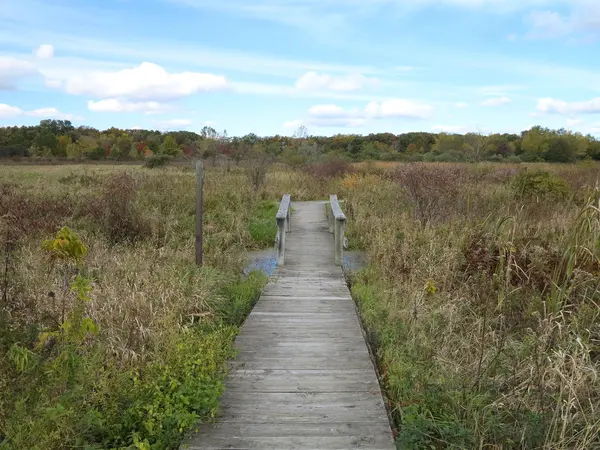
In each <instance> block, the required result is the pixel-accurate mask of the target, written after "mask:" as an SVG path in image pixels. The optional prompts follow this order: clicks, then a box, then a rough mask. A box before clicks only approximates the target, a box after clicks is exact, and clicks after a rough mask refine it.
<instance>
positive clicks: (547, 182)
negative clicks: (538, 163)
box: [510, 169, 570, 201]
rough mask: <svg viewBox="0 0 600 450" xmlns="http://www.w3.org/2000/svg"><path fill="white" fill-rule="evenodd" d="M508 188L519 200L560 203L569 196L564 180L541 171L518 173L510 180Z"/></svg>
mask: <svg viewBox="0 0 600 450" xmlns="http://www.w3.org/2000/svg"><path fill="white" fill-rule="evenodd" d="M510 186H511V188H512V190H513V192H514V195H515V197H516V198H517V199H519V200H523V199H538V200H549V201H562V200H566V199H567V198H568V197H569V194H570V188H569V185H568V184H567V182H566V181H565V180H564V179H562V178H560V177H559V176H558V175H554V174H552V173H550V172H547V171H545V170H541V169H537V170H532V171H529V170H524V171H522V172H519V173H518V174H516V175H515V176H514V177H512V179H511V180H510Z"/></svg>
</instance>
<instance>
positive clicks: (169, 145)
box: [162, 134, 179, 156]
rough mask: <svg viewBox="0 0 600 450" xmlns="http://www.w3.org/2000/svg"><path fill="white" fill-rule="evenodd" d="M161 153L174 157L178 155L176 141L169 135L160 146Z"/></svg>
mask: <svg viewBox="0 0 600 450" xmlns="http://www.w3.org/2000/svg"><path fill="white" fill-rule="evenodd" d="M162 153H163V154H165V155H169V156H176V155H177V154H178V153H179V146H178V145H177V141H176V140H175V138H174V137H173V136H171V135H170V134H169V135H167V136H166V137H165V140H164V142H163V145H162Z"/></svg>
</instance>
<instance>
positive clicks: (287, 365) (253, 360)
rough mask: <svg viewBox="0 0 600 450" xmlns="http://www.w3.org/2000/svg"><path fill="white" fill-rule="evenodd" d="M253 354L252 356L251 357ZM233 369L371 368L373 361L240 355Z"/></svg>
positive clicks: (320, 357)
mask: <svg viewBox="0 0 600 450" xmlns="http://www.w3.org/2000/svg"><path fill="white" fill-rule="evenodd" d="M250 356H251V357H250ZM231 368H232V369H240V368H244V369H271V370H277V369H280V370H293V369H296V370H311V369H312V370H319V369H322V370H346V369H371V370H373V363H372V362H371V360H370V359H366V358H356V359H348V358H344V357H339V356H329V355H328V356H326V357H323V356H294V357H293V358H289V357H281V356H259V355H249V354H245V355H239V356H238V358H237V359H236V360H235V361H233V362H231Z"/></svg>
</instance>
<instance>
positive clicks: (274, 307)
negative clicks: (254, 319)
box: [253, 299, 356, 314]
mask: <svg viewBox="0 0 600 450" xmlns="http://www.w3.org/2000/svg"><path fill="white" fill-rule="evenodd" d="M268 312H282V313H286V314H287V313H301V312H307V313H328V314H332V313H337V314H345V313H351V314H356V307H355V306H354V303H352V302H340V301H338V300H296V301H293V300H285V299H273V300H270V301H260V302H258V303H257V304H256V306H255V307H254V311H253V314H258V313H268Z"/></svg>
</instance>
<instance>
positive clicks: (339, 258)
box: [327, 194, 346, 266]
mask: <svg viewBox="0 0 600 450" xmlns="http://www.w3.org/2000/svg"><path fill="white" fill-rule="evenodd" d="M329 206H330V208H329V209H328V210H327V218H328V220H329V232H330V233H333V236H334V239H335V244H334V257H335V264H336V265H338V266H341V265H342V262H343V258H344V246H345V245H346V243H345V237H344V231H345V230H346V216H345V215H344V213H343V211H342V208H340V203H339V201H338V198H337V195H333V194H332V195H330V196H329Z"/></svg>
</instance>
